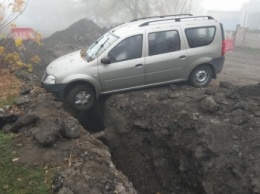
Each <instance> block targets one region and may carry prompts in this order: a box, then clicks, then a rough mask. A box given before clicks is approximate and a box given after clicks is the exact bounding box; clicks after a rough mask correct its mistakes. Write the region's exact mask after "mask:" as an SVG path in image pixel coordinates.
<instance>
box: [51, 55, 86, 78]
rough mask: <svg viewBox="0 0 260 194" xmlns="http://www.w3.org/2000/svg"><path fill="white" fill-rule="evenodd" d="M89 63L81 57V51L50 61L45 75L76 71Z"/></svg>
mask: <svg viewBox="0 0 260 194" xmlns="http://www.w3.org/2000/svg"><path fill="white" fill-rule="evenodd" d="M88 64H89V63H88V62H87V61H86V60H85V59H84V58H83V57H82V56H81V50H78V51H75V52H73V53H70V54H67V55H64V56H62V57H59V58H57V59H56V60H54V61H52V62H51V63H50V64H49V65H48V66H47V68H46V72H47V74H51V75H56V74H59V73H62V72H66V71H72V70H73V69H78V68H79V67H80V66H82V65H84V66H86V65H88Z"/></svg>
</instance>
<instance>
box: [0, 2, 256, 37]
mask: <svg viewBox="0 0 260 194" xmlns="http://www.w3.org/2000/svg"><path fill="white" fill-rule="evenodd" d="M0 1H2V0H0ZM29 1H30V2H29V4H28V7H27V8H26V10H25V12H24V13H23V15H22V16H21V17H20V18H19V19H18V20H17V21H16V24H17V26H18V27H32V28H33V29H35V30H37V31H39V32H40V33H41V34H43V36H45V37H46V36H48V35H50V34H51V33H53V32H55V31H58V30H63V29H65V28H66V27H68V26H69V25H71V24H72V23H74V22H75V21H77V20H79V19H81V18H84V17H85V13H84V7H82V5H81V4H80V0H29ZM194 1H196V0H194ZM247 1H248V0H202V5H197V6H202V7H204V8H205V9H210V10H224V11H229V10H230V11H236V10H239V9H240V8H241V7H242V5H243V3H244V2H247ZM259 1H260V0H259Z"/></svg>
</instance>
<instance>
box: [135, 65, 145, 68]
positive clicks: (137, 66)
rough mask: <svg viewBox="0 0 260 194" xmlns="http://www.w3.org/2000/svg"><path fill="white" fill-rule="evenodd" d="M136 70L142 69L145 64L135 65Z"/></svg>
mask: <svg viewBox="0 0 260 194" xmlns="http://www.w3.org/2000/svg"><path fill="white" fill-rule="evenodd" d="M135 67H136V68H140V67H143V64H137V65H135Z"/></svg>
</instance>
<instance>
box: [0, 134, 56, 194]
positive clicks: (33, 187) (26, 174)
mask: <svg viewBox="0 0 260 194" xmlns="http://www.w3.org/2000/svg"><path fill="white" fill-rule="evenodd" d="M12 138H13V135H5V134H2V133H1V132H0V172H1V173H0V193H3V194H4V193H7V194H38V193H39V194H48V193H51V190H50V184H48V182H50V181H49V180H46V179H50V178H51V176H50V175H48V177H46V173H45V170H44V169H43V168H40V167H37V168H32V167H26V166H21V165H16V164H14V162H13V161H12V160H13V159H14V158H16V157H17V156H16V153H18V152H19V148H16V147H15V146H13V145H12V144H11V140H12Z"/></svg>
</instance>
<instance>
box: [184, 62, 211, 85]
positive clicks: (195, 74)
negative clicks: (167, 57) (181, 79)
mask: <svg viewBox="0 0 260 194" xmlns="http://www.w3.org/2000/svg"><path fill="white" fill-rule="evenodd" d="M211 79H212V70H211V68H210V67H209V66H208V65H201V66H198V67H196V68H195V69H194V70H193V71H192V73H191V75H190V79H189V81H190V83H191V85H193V86H195V87H198V88H201V87H206V86H207V85H208V84H209V82H210V81H211Z"/></svg>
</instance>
